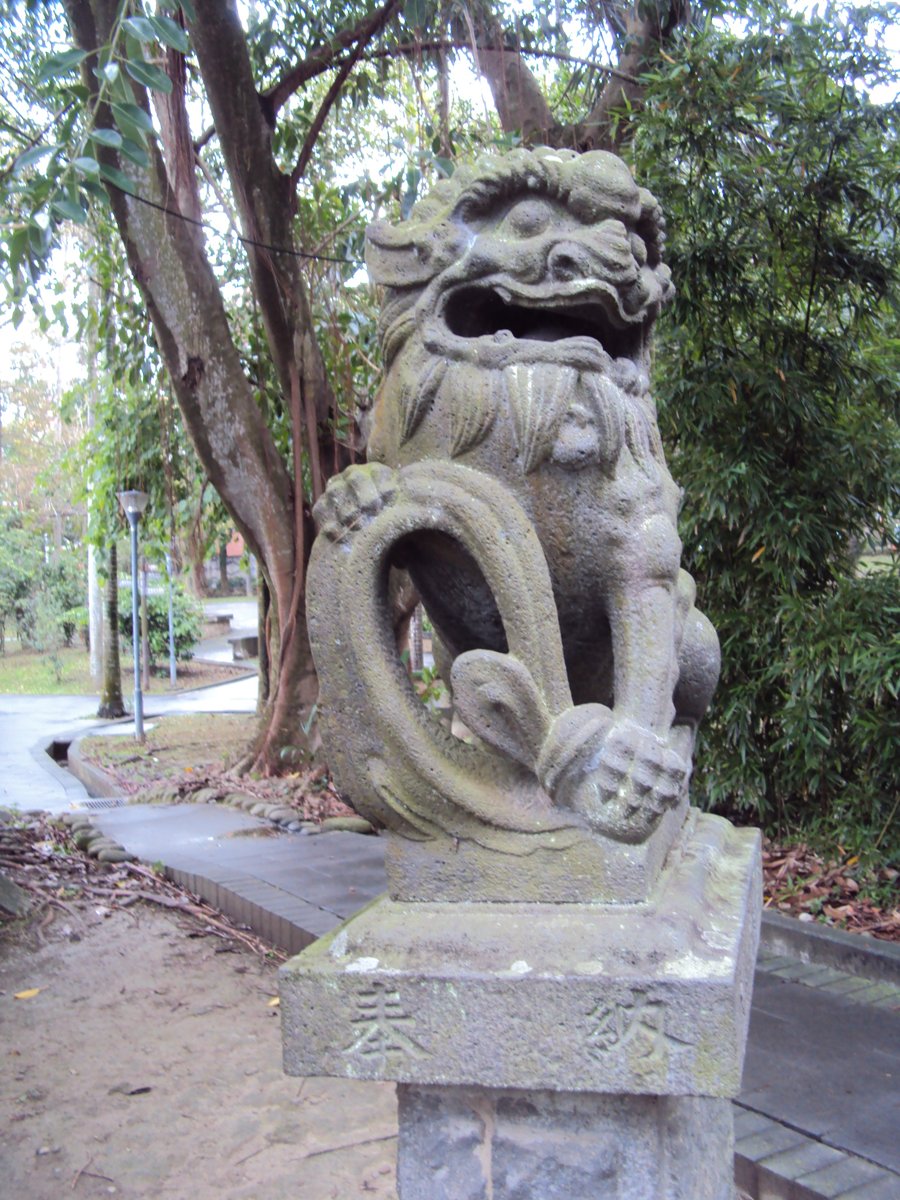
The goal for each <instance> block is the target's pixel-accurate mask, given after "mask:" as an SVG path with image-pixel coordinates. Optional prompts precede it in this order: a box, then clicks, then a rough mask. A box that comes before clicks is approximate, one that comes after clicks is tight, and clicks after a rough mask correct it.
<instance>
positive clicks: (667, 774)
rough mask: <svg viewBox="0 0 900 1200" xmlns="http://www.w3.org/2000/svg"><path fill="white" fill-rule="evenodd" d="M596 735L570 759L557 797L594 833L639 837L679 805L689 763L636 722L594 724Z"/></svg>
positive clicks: (630, 838)
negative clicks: (590, 744)
mask: <svg viewBox="0 0 900 1200" xmlns="http://www.w3.org/2000/svg"><path fill="white" fill-rule="evenodd" d="M574 711H577V710H574ZM598 735H599V736H598V737H596V738H595V739H593V745H592V746H590V747H589V746H587V745H584V746H583V747H582V748H581V750H580V752H579V754H578V755H577V757H576V758H575V759H573V760H572V761H571V762H570V764H569V766H568V767H567V769H566V770H565V772H564V777H563V778H560V780H559V785H561V786H558V789H557V794H556V796H555V798H556V799H557V801H558V802H559V803H561V804H563V805H565V806H566V807H568V808H572V809H574V810H575V811H576V812H579V813H581V815H582V816H584V817H585V818H587V820H588V822H589V824H590V826H591V828H592V829H594V830H595V831H597V832H598V833H604V834H606V835H607V836H609V837H613V838H615V839H616V840H617V841H623V842H640V841H643V840H644V839H645V838H646V837H648V836H649V834H650V833H651V832H652V831H653V829H654V828H655V826H656V825H657V824H658V823H659V821H660V819H661V817H662V815H663V813H664V812H666V810H667V809H669V808H674V807H675V805H676V804H677V803H678V800H679V798H680V797H681V795H682V793H683V791H684V787H685V785H686V783H687V779H688V774H689V766H688V764H687V763H686V762H685V761H684V759H682V758H681V757H680V755H678V754H676V753H675V751H674V750H672V749H671V747H670V746H669V745H668V743H667V742H666V741H665V740H664V739H663V738H661V737H659V736H658V735H657V734H655V733H653V732H652V731H651V730H649V729H645V728H644V727H643V726H641V725H638V724H636V723H635V722H634V721H629V720H619V721H615V720H614V721H612V722H611V723H610V724H608V725H607V726H606V727H605V728H602V727H598ZM586 751H588V752H586Z"/></svg>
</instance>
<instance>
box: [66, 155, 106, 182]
mask: <svg viewBox="0 0 900 1200" xmlns="http://www.w3.org/2000/svg"><path fill="white" fill-rule="evenodd" d="M72 166H73V167H74V168H75V170H76V171H78V172H79V173H80V174H81V175H89V176H90V177H91V178H92V179H93V178H97V177H98V176H99V174H100V164H99V163H98V162H97V160H96V158H88V157H87V156H86V155H83V156H82V157H81V158H73V159H72Z"/></svg>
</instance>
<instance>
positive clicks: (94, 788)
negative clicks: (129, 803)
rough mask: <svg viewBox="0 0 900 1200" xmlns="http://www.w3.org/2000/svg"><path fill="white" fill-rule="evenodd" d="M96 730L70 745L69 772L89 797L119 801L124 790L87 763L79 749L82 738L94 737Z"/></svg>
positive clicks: (58, 739) (80, 736) (97, 768)
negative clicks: (83, 787)
mask: <svg viewBox="0 0 900 1200" xmlns="http://www.w3.org/2000/svg"><path fill="white" fill-rule="evenodd" d="M95 732H96V730H92V731H91V732H90V733H88V734H80V735H79V736H78V737H76V738H74V739H73V740H72V741H71V742H70V743H69V749H68V750H67V752H66V756H67V759H68V763H69V771H70V772H71V774H72V775H74V776H75V778H76V779H78V780H80V781H81V783H82V784H84V786H85V787H86V788H87V791H88V795H89V796H101V797H103V798H104V799H117V798H119V797H121V796H122V789H121V788H120V787H119V786H118V784H116V783H115V781H114V780H112V779H111V778H110V777H109V776H108V775H107V774H106V772H105V771H102V770H101V769H100V768H99V767H95V766H94V765H93V763H89V762H87V760H86V759H85V758H83V757H82V754H81V751H80V750H79V748H78V743H79V742H80V741H81V739H82V737H92V736H93V735H94V733H95ZM54 740H55V741H57V742H58V741H60V740H61V739H60V738H55V739H54Z"/></svg>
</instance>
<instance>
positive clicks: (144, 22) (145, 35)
mask: <svg viewBox="0 0 900 1200" xmlns="http://www.w3.org/2000/svg"><path fill="white" fill-rule="evenodd" d="M122 28H123V29H125V30H126V31H127V32H128V33H130V34H131V36H132V37H135V38H137V40H138V41H139V42H155V41H156V30H155V29H154V28H153V25H152V24H151V23H150V20H149V18H147V17H126V18H125V20H124V21H123V22H122Z"/></svg>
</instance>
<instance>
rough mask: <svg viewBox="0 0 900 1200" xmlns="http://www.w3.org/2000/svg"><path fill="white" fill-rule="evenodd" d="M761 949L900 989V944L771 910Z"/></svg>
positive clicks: (766, 913) (764, 925) (765, 921)
mask: <svg viewBox="0 0 900 1200" xmlns="http://www.w3.org/2000/svg"><path fill="white" fill-rule="evenodd" d="M760 950H762V951H764V952H765V953H766V954H771V955H773V956H774V955H780V956H784V957H786V958H793V959H799V960H800V961H801V962H803V963H812V964H814V965H816V966H822V967H833V968H835V969H836V970H838V971H844V972H846V973H847V974H848V975H862V976H863V977H864V978H866V979H871V980H878V981H883V982H885V983H891V984H894V985H895V986H896V987H900V945H898V944H896V943H894V942H881V941H877V940H876V939H875V938H867V937H864V936H863V935H861V934H858V933H846V932H845V931H844V930H843V929H833V928H831V927H830V926H825V925H819V924H817V923H816V922H815V921H798V920H797V919H796V917H786V916H784V915H783V914H782V913H779V912H772V911H771V910H770V909H765V910H764V911H763V918H762V932H761V935H760ZM898 1195H900V1193H898Z"/></svg>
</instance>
